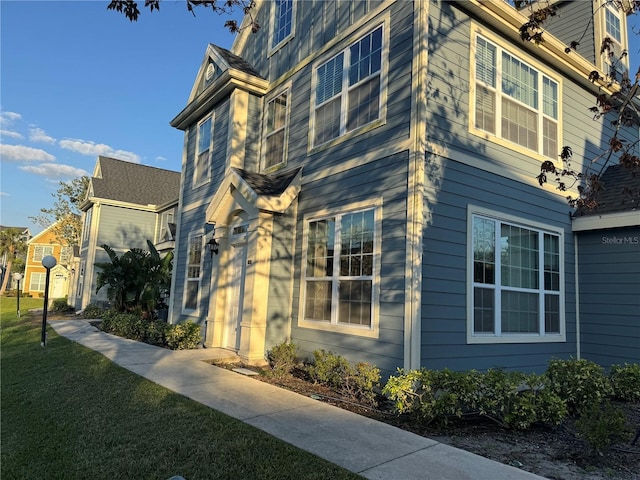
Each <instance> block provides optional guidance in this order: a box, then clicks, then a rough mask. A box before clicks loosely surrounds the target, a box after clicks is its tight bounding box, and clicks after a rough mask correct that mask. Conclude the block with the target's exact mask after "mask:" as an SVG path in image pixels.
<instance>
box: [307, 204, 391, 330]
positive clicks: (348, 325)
mask: <svg viewBox="0 0 640 480" xmlns="http://www.w3.org/2000/svg"><path fill="white" fill-rule="evenodd" d="M376 216H377V209H376V208H367V209H364V210H356V211H350V212H344V213H339V214H335V215H329V216H325V217H320V218H314V219H310V220H308V221H307V222H306V225H305V233H306V238H305V255H304V287H303V288H304V307H303V320H302V323H303V324H304V323H306V324H305V325H304V326H309V327H314V328H323V329H332V328H333V329H336V330H337V331H340V330H341V329H342V330H343V331H348V332H349V333H354V334H364V335H366V334H367V332H372V331H374V330H375V327H376V325H375V306H376V293H375V292H376V282H377V268H378V262H379V259H378V254H377V249H378V248H379V234H378V232H377V230H378V225H379V220H378V219H377V218H376Z"/></svg>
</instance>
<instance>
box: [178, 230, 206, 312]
mask: <svg viewBox="0 0 640 480" xmlns="http://www.w3.org/2000/svg"><path fill="white" fill-rule="evenodd" d="M198 236H199V237H201V238H200V244H201V245H200V275H199V276H198V296H197V298H196V308H187V307H186V303H187V285H188V284H189V281H194V279H195V277H193V278H192V277H189V249H190V248H191V240H192V239H193V238H194V237H198ZM187 245H188V247H187V258H186V259H185V264H184V265H185V270H184V290H183V294H182V298H183V300H182V313H183V314H186V315H193V316H197V315H199V313H200V305H201V300H202V273H203V269H204V268H203V267H204V232H202V231H198V232H193V233H191V234H189V236H188V241H187Z"/></svg>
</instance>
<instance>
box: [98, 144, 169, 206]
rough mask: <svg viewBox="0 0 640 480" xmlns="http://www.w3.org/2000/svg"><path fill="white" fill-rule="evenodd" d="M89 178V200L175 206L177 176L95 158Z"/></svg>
mask: <svg viewBox="0 0 640 480" xmlns="http://www.w3.org/2000/svg"><path fill="white" fill-rule="evenodd" d="M95 171H96V173H95V175H99V176H94V177H91V187H92V188H91V190H90V191H91V196H93V197H96V198H101V199H105V200H114V201H118V202H126V203H134V204H137V205H164V204H167V203H170V202H177V201H178V196H179V194H180V172H174V171H172V170H164V169H161V168H155V167H149V166H146V165H140V164H137V163H131V162H126V161H124V160H118V159H115V158H109V157H103V156H100V157H98V162H97V165H96V170H95Z"/></svg>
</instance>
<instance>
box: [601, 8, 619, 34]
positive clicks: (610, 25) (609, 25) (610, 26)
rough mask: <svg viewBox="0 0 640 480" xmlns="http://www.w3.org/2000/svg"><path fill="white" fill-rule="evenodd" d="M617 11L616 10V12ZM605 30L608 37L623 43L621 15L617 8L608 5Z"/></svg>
mask: <svg viewBox="0 0 640 480" xmlns="http://www.w3.org/2000/svg"><path fill="white" fill-rule="evenodd" d="M614 9H615V10H614ZM604 15H605V17H604V18H605V28H606V30H607V35H608V36H609V37H611V38H612V39H613V40H615V41H616V42H618V43H622V33H621V28H620V15H619V13H618V11H617V8H616V7H614V6H612V5H609V4H607V6H606V7H605V9H604Z"/></svg>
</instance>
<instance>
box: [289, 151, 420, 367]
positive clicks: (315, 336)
mask: <svg viewBox="0 0 640 480" xmlns="http://www.w3.org/2000/svg"><path fill="white" fill-rule="evenodd" d="M343 160H346V159H343ZM407 164H408V152H401V153H398V154H395V155H393V156H390V157H386V158H381V159H378V160H376V161H373V162H369V163H367V164H366V165H361V166H357V167H354V168H352V169H351V170H348V171H344V172H341V173H338V174H334V175H330V176H327V177H325V178H322V179H320V180H318V181H314V182H311V183H307V184H304V185H303V187H302V191H301V192H300V196H299V211H298V221H297V227H296V244H295V248H296V251H295V273H294V278H295V280H294V289H293V305H292V307H293V308H292V316H293V320H292V328H291V338H292V341H293V342H294V343H295V344H296V345H298V346H299V351H300V355H301V356H303V357H305V356H306V357H312V355H313V351H314V350H316V349H325V350H330V351H333V352H335V353H337V354H339V355H343V356H344V357H346V358H347V359H348V360H350V361H354V362H355V361H366V362H369V363H371V364H373V365H376V366H377V367H378V368H380V370H381V371H382V373H383V376H388V375H390V374H392V373H393V372H394V371H395V369H396V368H397V367H398V366H402V365H403V362H404V359H403V348H404V347H403V345H404V288H405V256H406V254H405V249H406V224H407V223H406V215H407V211H406V209H407V193H406V190H407V174H408V171H407ZM379 199H382V209H381V211H382V225H381V227H382V239H381V246H380V279H379V280H380V285H379V289H380V298H379V309H378V312H379V315H378V316H379V318H378V321H379V328H380V330H379V332H380V333H379V338H377V339H373V338H365V337H360V336H357V335H348V334H344V333H337V332H331V331H324V330H316V329H313V328H300V327H298V316H299V314H300V295H301V289H302V288H304V280H303V279H301V275H302V259H303V252H302V244H303V225H304V220H303V217H304V215H305V214H313V212H320V211H325V210H328V209H329V210H331V209H338V210H339V209H341V207H345V208H346V207H347V206H349V205H350V204H353V203H356V202H367V201H368V200H371V201H374V200H379Z"/></svg>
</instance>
